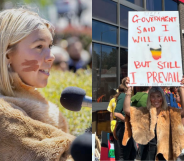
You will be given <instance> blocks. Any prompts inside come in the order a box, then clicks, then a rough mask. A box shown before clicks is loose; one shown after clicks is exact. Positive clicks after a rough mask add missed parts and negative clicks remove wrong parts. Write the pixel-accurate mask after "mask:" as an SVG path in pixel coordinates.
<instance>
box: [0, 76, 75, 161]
mask: <svg viewBox="0 0 184 161" xmlns="http://www.w3.org/2000/svg"><path fill="white" fill-rule="evenodd" d="M11 77H12V79H13V84H12V85H13V90H14V94H15V96H14V97H11V96H4V95H3V94H0V161H10V160H11V161H73V159H72V158H71V155H70V154H69V147H70V144H71V142H72V141H73V140H74V138H75V137H74V136H72V135H70V134H68V125H67V122H66V119H65V118H64V117H63V116H62V114H61V113H60V111H59V109H58V108H57V107H56V106H55V105H54V104H52V103H49V102H48V101H46V100H45V98H44V97H42V95H41V94H40V93H39V92H38V91H37V90H36V89H35V88H33V87H31V86H28V85H26V84H24V83H23V82H22V81H21V79H20V78H19V76H18V74H16V73H11Z"/></svg>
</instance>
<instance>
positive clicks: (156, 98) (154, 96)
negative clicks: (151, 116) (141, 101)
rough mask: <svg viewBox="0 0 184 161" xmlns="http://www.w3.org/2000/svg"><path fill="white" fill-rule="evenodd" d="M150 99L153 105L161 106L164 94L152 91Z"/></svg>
mask: <svg viewBox="0 0 184 161" xmlns="http://www.w3.org/2000/svg"><path fill="white" fill-rule="evenodd" d="M150 101H151V105H152V106H154V107H156V108H161V107H162V102H163V98H162V94H161V93H160V92H154V93H151V95H150Z"/></svg>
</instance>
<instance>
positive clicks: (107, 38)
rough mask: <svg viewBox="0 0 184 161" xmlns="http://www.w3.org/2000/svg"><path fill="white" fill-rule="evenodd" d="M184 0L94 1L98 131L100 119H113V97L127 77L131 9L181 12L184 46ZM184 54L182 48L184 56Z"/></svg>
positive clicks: (94, 84) (94, 87)
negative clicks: (111, 107) (109, 108)
mask: <svg viewBox="0 0 184 161" xmlns="http://www.w3.org/2000/svg"><path fill="white" fill-rule="evenodd" d="M181 1H182V0H92V43H93V44H92V45H93V55H92V59H93V62H92V63H93V64H92V99H93V117H92V119H93V126H94V130H95V129H97V131H99V132H98V133H100V129H99V130H98V122H99V123H100V122H103V121H107V120H109V113H108V112H107V111H106V109H107V106H108V103H109V100H110V98H111V96H112V95H114V93H115V91H116V89H117V87H118V86H119V84H120V81H121V80H122V78H124V77H126V76H127V67H128V65H127V63H128V12H129V11H179V16H180V29H181V44H183V45H184V40H183V35H182V28H183V32H184V5H183V3H182V2H181ZM182 12H183V13H182ZM183 45H181V46H183ZM183 53H184V49H183V48H182V55H183ZM183 64H184V61H183ZM135 92H136V91H135ZM108 123H109V122H108ZM108 123H107V124H108ZM101 130H106V131H107V130H109V129H103V128H102V129H101Z"/></svg>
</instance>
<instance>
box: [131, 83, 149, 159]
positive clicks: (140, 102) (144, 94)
mask: <svg viewBox="0 0 184 161" xmlns="http://www.w3.org/2000/svg"><path fill="white" fill-rule="evenodd" d="M149 89H150V87H144V86H142V87H140V92H137V93H136V94H135V95H134V96H133V97H132V98H131V106H135V107H146V106H147V99H148V92H149ZM143 151H144V146H142V145H140V144H139V145H138V149H137V157H139V158H140V157H141V156H142V153H143Z"/></svg>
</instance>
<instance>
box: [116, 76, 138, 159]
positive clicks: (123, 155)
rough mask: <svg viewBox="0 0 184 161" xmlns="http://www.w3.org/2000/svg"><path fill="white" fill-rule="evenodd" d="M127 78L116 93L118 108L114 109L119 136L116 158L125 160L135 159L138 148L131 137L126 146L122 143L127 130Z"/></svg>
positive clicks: (117, 135) (117, 134)
mask: <svg viewBox="0 0 184 161" xmlns="http://www.w3.org/2000/svg"><path fill="white" fill-rule="evenodd" d="M125 81H126V79H123V80H122V83H121V84H120V86H119V88H118V89H119V93H118V94H116V96H115V99H116V102H117V104H116V109H115V111H114V115H115V117H117V127H116V137H117V139H118V140H117V147H115V152H116V156H115V157H116V158H115V159H116V160H117V161H124V160H129V161H131V160H132V161H133V160H134V159H135V157H136V149H135V145H134V141H133V138H130V140H129V141H128V143H127V145H126V146H123V145H122V139H123V135H124V131H125V123H124V121H125V113H124V106H123V103H124V99H125V93H124V92H125V91H126V90H127V87H126V86H125Z"/></svg>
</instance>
